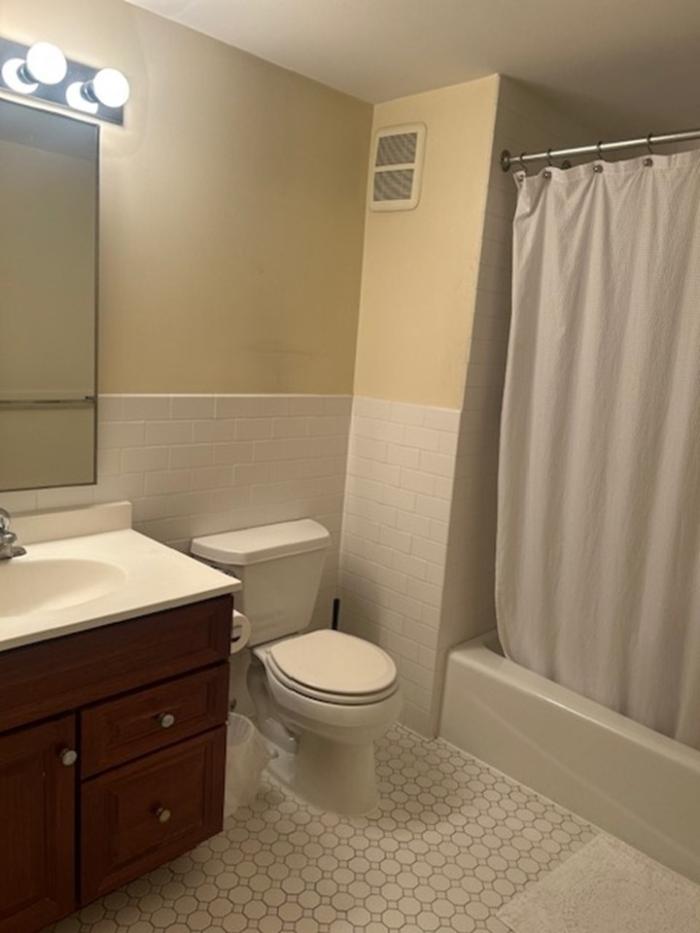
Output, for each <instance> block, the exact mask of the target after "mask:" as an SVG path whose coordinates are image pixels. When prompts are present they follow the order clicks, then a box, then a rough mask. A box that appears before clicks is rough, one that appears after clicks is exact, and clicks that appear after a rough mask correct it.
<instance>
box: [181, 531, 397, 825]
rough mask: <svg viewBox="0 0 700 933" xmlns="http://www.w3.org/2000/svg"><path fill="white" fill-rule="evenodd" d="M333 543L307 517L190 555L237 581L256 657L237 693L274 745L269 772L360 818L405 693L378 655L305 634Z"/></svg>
mask: <svg viewBox="0 0 700 933" xmlns="http://www.w3.org/2000/svg"><path fill="white" fill-rule="evenodd" d="M329 540H330V535H329V533H328V531H327V530H326V529H325V528H323V526H322V525H319V524H318V523H317V522H314V521H311V520H308V519H306V520H302V521H297V522H285V523H282V524H278V525H268V526H264V527H261V528H252V529H244V530H242V531H235V532H228V533H225V534H220V535H212V536H210V537H206V538H198V539H195V540H194V541H193V542H192V553H193V554H194V555H196V556H197V557H199V558H200V559H202V560H206V561H207V562H209V563H212V564H214V565H215V566H217V567H219V568H220V569H223V570H225V571H227V572H229V573H233V574H234V575H235V576H237V577H239V579H241V581H242V583H243V590H242V594H240V598H239V595H237V596H236V607H237V609H240V610H241V611H242V612H243V613H244V614H245V616H246V617H247V618H248V620H249V621H250V625H251V636H250V642H249V644H250V646H251V649H252V652H251V653H250V654H249V655H248V657H247V658H246V659H245V661H244V662H243V665H242V666H243V667H245V668H247V677H246V684H245V689H243V684H241V683H235V684H234V692H236V693H237V694H238V693H239V692H242V693H243V694H244V696H245V699H246V700H249V701H250V703H251V704H252V708H253V710H254V716H255V719H256V721H257V724H258V727H259V728H260V729H261V731H262V732H263V734H264V735H265V736H266V737H267V738H268V739H270V740H271V741H273V742H274V743H275V744H276V745H277V746H278V755H277V757H276V759H275V761H274V762H273V764H272V766H271V770H272V771H273V773H274V774H275V775H276V776H277V777H278V778H279V779H280V780H282V781H284V782H285V783H286V784H288V785H289V786H290V787H291V788H292V789H293V790H294V791H295V792H296V793H298V794H299V795H300V796H301V797H303V798H305V799H306V800H307V801H308V802H310V803H312V804H315V805H317V806H319V807H322V808H323V809H326V810H333V811H335V812H339V813H346V814H362V813H366V812H368V811H369V810H371V809H373V808H374V807H375V806H376V804H377V801H378V794H377V785H376V777H375V763H374V741H375V740H376V739H378V738H380V737H381V736H382V735H383V734H384V733H385V732H386V730H387V729H388V728H389V726H390V725H391V723H392V722H394V721H395V719H396V718H397V717H398V715H399V712H400V710H401V695H400V691H399V686H398V680H397V672H396V667H395V665H394V662H393V661H392V659H391V658H390V657H389V655H388V654H386V652H385V651H383V650H382V649H381V648H379V647H377V646H376V645H373V644H371V643H370V642H367V641H364V640H363V639H361V638H356V637H355V636H352V635H347V634H345V633H343V632H338V631H334V630H331V629H320V630H314V631H307V632H304V629H306V628H307V626H308V625H309V623H310V621H311V615H312V612H313V608H314V604H315V602H316V597H317V594H318V589H319V584H320V581H321V574H322V570H323V559H324V557H325V552H326V550H327V548H328V544H329ZM239 669H241V665H239Z"/></svg>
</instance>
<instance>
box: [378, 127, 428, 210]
mask: <svg viewBox="0 0 700 933" xmlns="http://www.w3.org/2000/svg"><path fill="white" fill-rule="evenodd" d="M372 151H373V160H372V178H371V184H370V201H369V206H370V208H371V209H372V210H373V211H410V210H413V208H414V207H416V205H417V204H418V201H419V200H420V186H421V176H422V174H423V154H424V152H425V125H424V124H423V123H411V124H406V125H405V126H391V127H388V128H387V129H384V130H379V132H378V133H377V135H376V137H375V140H374V148H373V150H372Z"/></svg>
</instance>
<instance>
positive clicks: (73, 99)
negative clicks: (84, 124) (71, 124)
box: [66, 81, 100, 114]
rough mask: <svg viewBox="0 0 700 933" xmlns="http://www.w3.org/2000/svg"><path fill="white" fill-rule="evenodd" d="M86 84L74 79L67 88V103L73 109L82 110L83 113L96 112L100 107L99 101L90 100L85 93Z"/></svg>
mask: <svg viewBox="0 0 700 933" xmlns="http://www.w3.org/2000/svg"><path fill="white" fill-rule="evenodd" d="M83 87H84V84H83V82H82V81H74V82H73V83H72V84H69V85H68V88H67V90H66V103H67V104H68V106H69V107H72V108H73V110H80V111H82V112H83V113H92V114H95V113H97V111H98V110H99V109H100V105H99V104H98V103H97V101H92V100H88V99H87V97H85V95H84V94H83Z"/></svg>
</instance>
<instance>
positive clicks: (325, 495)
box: [2, 395, 352, 626]
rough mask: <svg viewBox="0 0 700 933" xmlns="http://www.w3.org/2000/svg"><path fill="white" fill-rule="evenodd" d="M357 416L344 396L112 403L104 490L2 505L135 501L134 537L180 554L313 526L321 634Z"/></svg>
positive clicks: (123, 398)
mask: <svg viewBox="0 0 700 933" xmlns="http://www.w3.org/2000/svg"><path fill="white" fill-rule="evenodd" d="M351 405H352V399H351V398H350V397H349V396H337V395H328V396H323V395H103V396H101V397H100V400H99V406H98V411H99V427H98V457H97V461H98V482H97V485H96V486H75V487H67V488H59V489H40V490H36V491H29V492H19V493H7V494H3V496H2V504H3V505H4V506H5V507H6V508H8V509H10V510H12V511H17V512H20V511H30V510H33V509H47V508H49V509H50V508H64V507H68V506H75V505H89V504H90V503H93V502H108V501H113V500H118V499H128V500H129V501H131V502H132V503H133V506H134V527H135V528H136V529H137V531H141V532H143V533H144V534H146V535H149V536H150V537H153V538H155V539H156V540H158V541H162V542H164V543H166V544H169V545H171V546H173V547H176V548H179V549H181V550H186V549H187V548H188V547H189V542H190V540H191V539H192V538H193V537H195V536H197V535H206V534H216V533H217V532H220V531H226V530H228V529H237V528H246V527H250V526H253V525H265V524H271V523H274V522H282V521H291V520H293V519H297V518H309V517H310V518H315V519H317V520H318V521H319V522H321V523H322V524H323V525H325V526H326V528H328V530H329V531H330V532H331V535H332V545H331V548H330V550H329V552H328V557H327V560H326V565H325V570H324V577H323V581H322V586H321V591H320V593H319V599H318V603H317V608H316V613H315V617H314V622H313V624H315V625H319V626H320V625H327V624H328V623H329V621H330V618H331V604H332V600H333V598H334V597H335V596H336V595H337V578H338V551H339V538H340V526H341V518H342V508H343V495H344V488H345V475H346V462H347V446H348V431H349V424H350V411H351Z"/></svg>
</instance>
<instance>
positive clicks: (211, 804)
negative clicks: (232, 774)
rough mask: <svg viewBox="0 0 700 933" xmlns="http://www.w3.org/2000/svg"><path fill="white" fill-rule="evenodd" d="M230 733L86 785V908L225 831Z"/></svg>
mask: <svg viewBox="0 0 700 933" xmlns="http://www.w3.org/2000/svg"><path fill="white" fill-rule="evenodd" d="M225 758H226V727H225V726H219V727H218V728H217V729H213V730H211V731H210V732H207V733H205V734H204V735H200V736H197V738H194V739H189V740H188V741H185V742H181V743H180V744H179V745H174V746H172V747H171V748H168V749H165V750H164V751H160V752H155V753H154V754H152V755H148V756H147V757H145V758H141V759H139V760H138V761H136V762H134V763H133V764H128V765H124V766H122V767H121V768H115V769H114V770H112V771H106V772H105V773H104V774H102V775H100V776H99V777H95V778H92V779H91V780H88V781H84V782H83V784H82V882H81V900H82V902H83V903H87V902H88V901H91V900H94V898H96V897H99V896H100V895H101V894H104V893H106V892H107V891H111V890H113V889H114V888H117V887H119V886H120V885H122V884H124V883H125V882H127V881H130V880H131V879H132V878H137V877H138V876H139V875H142V874H144V873H145V872H147V871H150V870H151V869H153V868H156V867H157V866H158V865H162V864H163V862H167V861H168V860H169V859H171V858H174V857H175V856H176V855H180V854H181V853H182V852H186V851H187V850H188V849H191V848H193V847H194V846H195V845H197V843H199V842H202V841H203V840H204V839H208V838H209V836H213V835H214V834H215V833H217V832H219V831H220V829H221V826H222V822H223V789H224V767H225Z"/></svg>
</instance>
